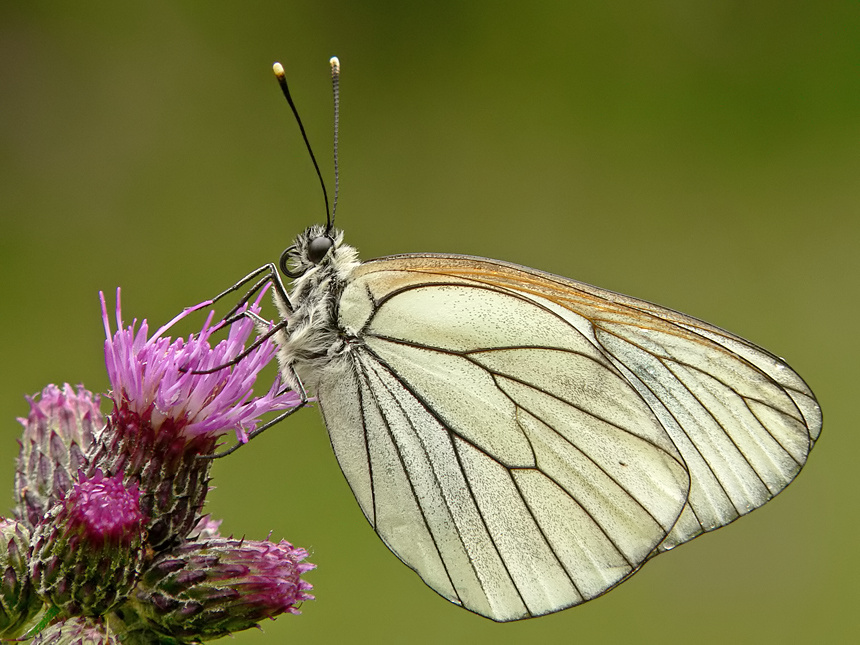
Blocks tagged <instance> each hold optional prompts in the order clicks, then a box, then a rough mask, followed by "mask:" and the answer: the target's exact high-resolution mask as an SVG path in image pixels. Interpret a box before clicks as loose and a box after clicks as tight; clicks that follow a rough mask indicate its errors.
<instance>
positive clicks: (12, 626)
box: [0, 519, 43, 640]
mask: <svg viewBox="0 0 860 645" xmlns="http://www.w3.org/2000/svg"><path fill="white" fill-rule="evenodd" d="M29 551H30V535H29V532H28V531H27V528H26V527H25V526H24V525H23V524H22V523H21V522H16V521H15V520H7V519H0V575H2V576H3V577H2V579H0V637H2V638H3V639H4V640H6V639H13V638H16V637H18V636H21V635H22V634H23V633H25V632H26V631H27V629H29V628H30V627H31V626H32V625H31V619H32V618H33V617H35V616H36V614H37V613H39V610H40V609H42V607H43V603H42V601H41V599H40V598H39V597H38V596H37V595H36V592H35V590H34V589H33V584H32V582H31V581H30V571H29V565H28V563H27V555H28V553H29Z"/></svg>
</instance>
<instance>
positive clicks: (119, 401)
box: [90, 290, 300, 550]
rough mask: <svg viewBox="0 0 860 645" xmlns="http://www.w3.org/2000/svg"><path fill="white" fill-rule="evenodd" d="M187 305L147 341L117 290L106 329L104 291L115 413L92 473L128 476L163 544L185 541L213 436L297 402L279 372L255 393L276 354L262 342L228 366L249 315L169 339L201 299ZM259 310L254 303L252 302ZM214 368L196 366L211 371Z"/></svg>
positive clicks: (241, 343)
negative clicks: (223, 333)
mask: <svg viewBox="0 0 860 645" xmlns="http://www.w3.org/2000/svg"><path fill="white" fill-rule="evenodd" d="M208 304H209V303H208V302H206V303H202V304H201V305H198V306H197V307H192V308H190V309H186V310H185V311H184V312H183V313H181V314H180V315H178V316H177V317H176V318H174V319H173V320H172V321H171V322H170V323H168V324H167V325H165V326H164V327H162V328H161V329H159V330H158V331H157V332H156V333H155V334H154V335H153V336H152V337H151V338H148V337H147V336H148V333H149V327H148V326H147V323H146V321H143V323H141V325H140V329H139V330H138V331H135V324H134V323H132V325H130V326H129V327H127V328H123V322H122V314H121V311H120V299H119V290H117V308H116V324H117V327H118V328H119V331H117V332H116V333H115V334H112V333H111V330H110V322H109V320H108V315H107V308H106V305H105V301H104V296H102V316H103V319H104V324H105V331H106V333H107V336H108V338H107V341H106V342H105V360H106V363H107V368H108V375H109V377H110V381H111V386H112V392H111V394H110V397H111V399H113V402H114V410H113V412H112V413H111V414H110V416H109V418H108V423H107V426H106V427H105V430H104V431H103V432H102V433H100V434H99V435H98V436H97V439H96V446H95V448H94V450H93V451H92V453H91V455H90V457H91V464H90V469H91V470H90V472H92V469H93V468H101V469H102V470H103V471H104V472H107V473H119V472H122V473H124V475H125V478H126V481H136V482H139V484H140V490H141V508H142V509H143V511H144V512H145V513H146V514H147V515H148V516H149V518H150V524H149V525H148V527H147V529H148V531H149V541H150V545H151V546H152V547H153V548H154V549H156V550H162V549H164V548H168V547H169V546H170V545H172V544H176V543H178V542H179V541H181V540H182V539H184V538H185V537H186V536H187V535H188V533H189V532H190V531H191V529H192V528H193V527H194V525H195V523H196V522H197V520H198V519H199V516H200V510H201V508H202V506H203V502H204V500H205V497H206V493H207V492H208V488H209V469H210V467H211V461H210V460H207V459H198V457H199V456H201V455H210V454H212V453H213V451H214V449H215V446H216V443H217V441H218V439H219V438H220V437H221V436H223V435H225V434H226V433H230V432H233V433H235V434H236V437H237V439H238V440H239V441H245V440H247V433H248V432H250V431H253V430H254V429H255V428H256V427H257V425H258V424H259V423H260V417H261V415H263V414H266V413H267V412H272V411H283V410H287V409H290V408H293V407H295V406H296V405H298V404H299V403H300V399H299V396H298V395H297V394H295V393H294V392H281V391H280V390H281V389H282V386H281V382H280V379H279V378H278V379H275V383H274V384H273V385H272V386H271V388H270V389H269V390H268V392H266V393H265V394H263V395H262V396H255V395H254V389H253V388H254V384H255V382H256V379H257V376H258V374H259V372H260V370H261V369H262V368H263V367H265V366H266V365H267V364H268V363H269V362H270V361H271V360H272V358H274V356H275V351H276V348H275V346H274V344H273V342H272V341H271V340H270V339H269V340H266V341H265V342H263V343H261V344H260V345H259V346H258V347H256V348H255V349H254V350H253V351H251V352H250V353H249V354H248V355H247V356H245V357H244V358H242V360H240V361H239V362H238V363H236V364H235V365H230V366H229V367H223V366H224V365H227V364H229V363H230V362H231V361H232V360H233V359H235V358H236V357H237V356H239V355H240V354H241V353H242V352H243V350H244V349H245V347H246V346H247V344H248V341H249V339H250V336H251V334H252V332H253V331H254V329H255V327H254V322H253V321H252V320H250V319H241V320H239V321H238V322H236V323H234V324H232V325H231V326H230V329H229V332H228V336H227V339H226V340H223V341H221V342H220V343H218V344H217V345H216V346H215V347H212V346H211V345H210V343H209V339H210V337H211V336H212V334H213V333H214V332H215V331H217V326H216V327H212V326H211V323H212V314H211V313H210V315H209V318H208V319H207V320H206V323H205V324H204V326H203V329H202V330H201V331H200V332H199V333H198V334H195V335H192V336H191V337H189V338H188V340H187V341H186V340H183V339H181V338H179V339H177V340H175V341H174V340H171V339H170V337H167V336H165V334H166V332H167V331H168V330H169V329H170V327H171V326H172V325H174V324H175V323H176V322H178V321H179V320H182V319H183V318H185V317H186V316H187V315H188V314H190V313H191V312H193V311H196V310H197V309H200V308H202V307H204V306H208ZM250 309H251V311H252V312H254V313H257V312H258V311H259V310H260V307H259V301H258V302H255V303H253V304H252V305H251V307H250ZM218 367H222V369H218V370H216V371H214V372H212V373H211V374H199V373H195V371H199V370H205V369H210V368H218Z"/></svg>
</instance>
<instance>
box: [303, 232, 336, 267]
mask: <svg viewBox="0 0 860 645" xmlns="http://www.w3.org/2000/svg"><path fill="white" fill-rule="evenodd" d="M332 246H334V241H333V240H332V239H331V238H330V237H326V236H325V235H322V236H320V237H315V238H314V239H312V240H311V241H310V244H308V260H310V261H311V262H313V263H314V264H319V263H320V262H322V259H323V258H324V257H325V254H326V253H328V251H329V249H330V248H331V247H332Z"/></svg>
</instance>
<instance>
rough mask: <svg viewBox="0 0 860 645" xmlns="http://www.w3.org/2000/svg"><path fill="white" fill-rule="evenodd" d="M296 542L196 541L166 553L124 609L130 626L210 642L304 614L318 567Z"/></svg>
mask: <svg viewBox="0 0 860 645" xmlns="http://www.w3.org/2000/svg"><path fill="white" fill-rule="evenodd" d="M306 557H307V551H305V550H304V549H299V548H295V547H293V545H291V544H290V543H289V542H287V541H285V540H281V542H279V543H273V542H268V541H261V542H260V541H254V540H236V539H233V538H215V539H212V540H208V541H205V542H189V543H187V544H184V545H182V546H179V547H176V548H174V549H172V550H171V551H170V552H169V553H164V554H162V555H161V556H159V557H158V558H157V559H156V560H155V561H154V562H153V563H152V565H150V567H149V568H148V569H147V571H146V572H145V573H144V574H143V576H141V579H140V582H139V583H138V585H137V587H136V589H135V591H134V594H133V595H132V596H131V597H130V598H129V602H128V603H126V605H124V606H123V607H122V608H121V610H120V611H119V612H118V613H119V614H120V615H121V616H122V617H123V619H124V620H126V621H128V623H129V624H137V625H142V626H146V628H147V629H150V630H155V631H157V632H159V633H162V634H165V635H168V636H171V637H174V638H179V639H188V640H193V641H195V642H196V641H197V640H209V639H213V638H217V637H219V636H223V635H225V634H229V633H231V632H236V631H240V630H243V629H248V628H249V627H254V626H256V625H257V623H259V621H261V620H263V619H265V618H275V617H276V616H278V615H280V614H283V613H291V614H298V613H300V612H299V610H298V608H297V605H298V604H300V603H301V602H303V601H305V600H312V599H313V596H312V595H311V594H310V593H309V591H310V589H311V585H310V584H309V583H308V582H306V581H305V580H303V579H302V578H301V576H302V574H304V573H305V572H307V571H309V570H311V569H313V568H314V565H313V564H310V563H307V562H304V561H303V560H304V559H305V558H306Z"/></svg>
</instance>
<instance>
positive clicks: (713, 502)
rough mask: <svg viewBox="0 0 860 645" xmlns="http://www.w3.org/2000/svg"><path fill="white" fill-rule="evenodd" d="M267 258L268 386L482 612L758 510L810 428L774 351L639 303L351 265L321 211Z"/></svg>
mask: <svg viewBox="0 0 860 645" xmlns="http://www.w3.org/2000/svg"><path fill="white" fill-rule="evenodd" d="M279 78H280V77H279ZM282 87H285V84H283V83H282ZM285 94H286V95H287V96H288V99H289V95H288V92H287V91H286V90H285ZM290 104H291V106H292V101H290ZM314 163H316V162H314ZM268 266H269V267H270V268H269V272H268V273H266V274H265V275H264V278H263V282H271V283H272V284H274V286H275V288H274V289H273V294H274V299H275V303H276V305H277V307H278V309H279V311H280V315H281V317H282V320H281V323H280V324H279V325H278V327H277V328H276V329H275V332H274V334H273V336H272V337H273V338H274V340H275V342H276V344H277V346H278V354H277V356H278V361H279V364H280V369H281V373H282V376H283V379H284V380H285V381H286V382H287V383H289V384H290V385H291V386H292V387H294V388H296V389H297V390H299V391H301V392H302V393H305V392H306V391H307V394H312V395H313V396H315V397H316V399H317V401H318V405H319V408H320V410H321V412H322V416H323V419H324V421H325V425H326V427H327V429H328V433H329V437H330V440H331V445H332V448H333V450H334V454H335V456H336V458H337V460H338V463H339V464H340V467H341V469H342V471H343V474H344V476H345V477H346V479H347V481H348V483H349V485H350V487H351V488H352V492H353V493H354V495H355V498H356V500H357V502H358V504H359V506H360V507H361V510H362V512H363V513H364V515H365V517H366V518H367V520H368V521H369V522H370V524H371V526H372V527H373V529H374V530H375V531H376V533H377V534H378V535H379V537H380V538H382V540H383V542H384V543H385V544H386V546H387V547H388V548H389V549H390V550H391V551H393V552H394V554H395V555H397V557H398V558H400V559H401V560H402V561H403V562H404V563H405V564H406V565H407V566H409V567H410V568H412V569H413V570H415V571H416V572H417V573H418V575H419V576H421V578H422V579H423V580H424V582H425V583H426V584H427V585H429V586H430V587H431V588H432V589H433V590H434V591H436V592H437V593H439V594H440V595H441V596H443V597H444V598H447V599H448V600H450V601H451V602H453V603H456V604H458V605H461V606H463V607H465V608H466V609H468V610H470V611H473V612H475V613H478V614H480V615H482V616H486V617H488V618H491V619H492V620H495V621H511V620H517V619H522V618H528V617H532V616H540V615H543V614H548V613H551V612H555V611H558V610H561V609H564V608H567V607H570V606H573V605H577V604H579V603H582V602H585V601H587V600H590V599H592V598H595V597H597V596H600V595H601V594H603V593H605V592H606V591H608V590H610V589H612V588H613V587H615V586H616V585H618V584H619V583H621V582H622V581H624V580H625V579H627V578H629V577H630V576H631V575H632V574H633V573H635V572H636V571H637V570H638V569H639V568H640V567H641V566H642V565H643V564H644V563H645V562H647V561H648V560H649V559H650V558H652V557H654V556H656V555H658V554H660V553H663V552H665V551H668V550H670V549H672V548H673V547H675V546H677V545H679V544H682V543H684V542H688V541H689V540H692V539H693V538H695V537H697V536H699V535H702V534H703V533H706V532H708V531H712V530H714V529H717V528H720V527H722V526H725V525H726V524H729V523H730V522H732V521H734V520H735V519H737V518H738V517H740V516H742V515H745V514H747V513H749V512H750V511H752V510H753V509H755V508H758V507H759V506H761V505H763V504H765V503H766V502H768V501H769V500H771V499H773V497H774V496H775V495H777V494H778V493H779V492H780V491H782V490H783V489H784V488H785V487H786V486H787V485H788V484H789V483H790V482H791V481H792V480H793V479H794V478H795V476H796V475H797V474H798V472H799V471H800V469H801V468H802V467H803V465H804V463H805V462H806V459H807V457H808V455H809V452H810V450H811V449H812V447H813V444H814V443H815V441H816V440H817V438H818V436H819V433H820V431H821V424H822V416H821V409H820V407H819V405H818V403H817V402H816V399H815V396H814V395H813V393H812V391H811V390H810V388H809V387H808V386H807V385H806V383H805V382H804V381H803V379H801V378H800V376H798V375H797V373H795V372H794V371H793V370H792V369H791V368H790V367H789V366H788V365H787V364H786V363H785V362H784V361H783V360H782V359H780V358H778V357H777V356H775V355H773V354H771V353H770V352H768V351H766V350H764V349H762V348H760V347H757V346H756V345H754V344H752V343H750V342H749V341H746V340H744V339H742V338H740V337H739V336H736V335H734V334H731V333H729V332H727V331H724V330H722V329H720V328H718V327H715V326H713V325H710V324H708V323H706V322H703V321H701V320H697V319H696V318H693V317H691V316H687V315H684V314H681V313H678V312H676V311H672V310H671V309H667V308H664V307H660V306H658V305H654V304H651V303H649V302H646V301H644V300H638V299H636V298H632V297H628V296H624V295H621V294H618V293H613V292H611V291H607V290H605V289H601V288H598V287H594V286H591V285H588V284H584V283H581V282H577V281H575V280H571V279H568V278H564V277H560V276H557V275H553V274H550V273H545V272H542V271H538V270H535V269H530V268H527V267H524V266H520V265H517V264H512V263H508V262H502V261H498V260H490V259H487V258H482V257H471V256H465V255H444V254H429V253H428V254H419V253H409V254H401V255H394V256H390V257H383V258H379V259H375V260H369V261H365V262H362V261H360V260H359V258H358V253H357V251H356V250H355V249H354V248H353V247H351V246H349V245H347V244H346V243H344V239H343V232H342V231H340V230H338V229H336V228H334V227H333V226H332V224H331V223H330V222H328V223H327V224H325V225H314V226H311V227H310V228H308V229H307V230H305V231H304V232H302V233H301V234H300V235H298V237H297V238H296V239H295V242H294V243H293V244H292V245H291V246H290V247H289V248H288V249H287V250H286V251H285V252H284V254H283V255H282V257H281V261H280V269H281V271H282V273H283V274H284V275H285V276H287V277H288V278H290V279H291V280H292V282H291V283H289V286H284V284H283V283H282V282H281V279H280V277H279V276H278V273H277V270H276V269H275V267H274V266H273V265H268ZM264 269H265V267H264V268H263V269H261V270H259V271H258V272H256V273H254V274H251V275H250V276H248V278H246V281H247V280H248V279H250V278H252V277H254V276H256V275H259V274H260V272H265V271H264ZM240 284H241V283H240Z"/></svg>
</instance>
